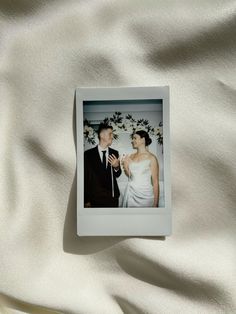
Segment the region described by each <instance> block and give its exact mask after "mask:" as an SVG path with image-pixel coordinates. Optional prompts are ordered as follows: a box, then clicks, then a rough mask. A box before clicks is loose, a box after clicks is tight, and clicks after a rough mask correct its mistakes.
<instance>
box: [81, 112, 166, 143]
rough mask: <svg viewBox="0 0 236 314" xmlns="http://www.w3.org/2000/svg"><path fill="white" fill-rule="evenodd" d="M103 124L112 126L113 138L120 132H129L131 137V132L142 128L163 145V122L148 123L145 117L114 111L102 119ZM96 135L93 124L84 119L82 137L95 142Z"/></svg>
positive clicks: (89, 141) (116, 138)
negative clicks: (136, 117)
mask: <svg viewBox="0 0 236 314" xmlns="http://www.w3.org/2000/svg"><path fill="white" fill-rule="evenodd" d="M101 122H103V123H105V124H108V125H111V126H112V127H113V136H114V139H115V140H118V139H119V133H120V132H122V133H123V132H127V133H130V137H131V138H132V136H133V134H134V133H135V132H136V131H138V130H144V131H146V132H148V134H149V136H154V137H155V138H156V139H157V142H158V144H160V145H163V128H162V127H163V123H162V121H160V122H159V124H158V126H153V125H150V123H149V121H148V120H147V119H144V118H142V119H135V118H133V117H132V114H127V115H126V116H122V113H121V112H115V113H114V114H113V115H112V116H111V117H105V119H104V120H103V121H101ZM96 137H97V131H96V128H95V126H93V125H92V124H91V122H90V121H89V120H88V119H84V139H85V140H86V141H87V142H88V143H90V144H93V145H94V144H95V143H96V141H95V139H96Z"/></svg>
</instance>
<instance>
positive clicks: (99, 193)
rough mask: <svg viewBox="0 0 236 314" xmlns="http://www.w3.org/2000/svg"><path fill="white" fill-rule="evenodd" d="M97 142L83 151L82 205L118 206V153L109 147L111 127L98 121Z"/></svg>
mask: <svg viewBox="0 0 236 314" xmlns="http://www.w3.org/2000/svg"><path fill="white" fill-rule="evenodd" d="M98 139H99V144H98V145H96V146H95V147H93V148H91V149H88V150H86V151H85V152H84V206H85V207H118V206H119V196H120V191H119V187H118V184H117V181H116V178H118V177H119V176H120V175H121V168H120V160H119V153H118V151H117V150H115V149H112V148H111V147H109V146H110V145H111V144H112V141H113V127H112V126H110V125H108V124H104V123H100V125H99V128H98Z"/></svg>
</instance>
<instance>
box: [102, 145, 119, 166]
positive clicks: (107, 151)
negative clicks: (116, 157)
mask: <svg viewBox="0 0 236 314" xmlns="http://www.w3.org/2000/svg"><path fill="white" fill-rule="evenodd" d="M103 150H106V155H105V156H106V167H107V163H108V154H109V149H108V146H107V148H102V147H101V146H100V145H99V144H98V152H99V155H100V158H101V162H102V157H103V152H102V151H103ZM114 170H115V171H118V170H119V168H118V169H115V168H114Z"/></svg>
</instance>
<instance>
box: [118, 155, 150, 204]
mask: <svg viewBox="0 0 236 314" xmlns="http://www.w3.org/2000/svg"><path fill="white" fill-rule="evenodd" d="M150 162H151V160H150V159H144V160H141V161H131V162H130V164H129V169H130V176H129V179H128V183H127V185H126V187H125V191H124V196H123V201H122V207H152V206H153V203H154V191H153V185H152V182H151V169H150Z"/></svg>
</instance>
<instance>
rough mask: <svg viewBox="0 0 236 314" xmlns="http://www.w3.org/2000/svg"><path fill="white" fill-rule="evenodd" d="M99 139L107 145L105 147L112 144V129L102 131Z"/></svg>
mask: <svg viewBox="0 0 236 314" xmlns="http://www.w3.org/2000/svg"><path fill="white" fill-rule="evenodd" d="M100 138H101V139H102V140H103V141H104V142H105V143H107V145H111V144H112V140H113V130H112V129H104V130H102V131H101V133H100Z"/></svg>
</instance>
